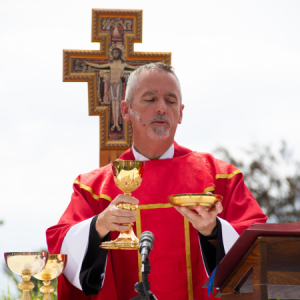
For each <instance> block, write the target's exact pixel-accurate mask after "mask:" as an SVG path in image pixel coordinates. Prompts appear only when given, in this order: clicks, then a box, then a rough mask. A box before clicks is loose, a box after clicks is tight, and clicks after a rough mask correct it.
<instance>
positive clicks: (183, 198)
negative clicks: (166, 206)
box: [168, 194, 223, 208]
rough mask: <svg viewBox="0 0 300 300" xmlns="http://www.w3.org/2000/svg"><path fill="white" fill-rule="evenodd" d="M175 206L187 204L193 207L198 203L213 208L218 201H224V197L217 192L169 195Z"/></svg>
mask: <svg viewBox="0 0 300 300" xmlns="http://www.w3.org/2000/svg"><path fill="white" fill-rule="evenodd" d="M168 200H169V202H170V203H171V204H172V205H173V206H187V207H188V208H193V207H195V206H197V205H200V206H205V207H208V208H212V207H214V206H215V204H216V203H217V202H222V200H223V197H222V196H220V195H216V194H178V195H172V196H169V197H168Z"/></svg>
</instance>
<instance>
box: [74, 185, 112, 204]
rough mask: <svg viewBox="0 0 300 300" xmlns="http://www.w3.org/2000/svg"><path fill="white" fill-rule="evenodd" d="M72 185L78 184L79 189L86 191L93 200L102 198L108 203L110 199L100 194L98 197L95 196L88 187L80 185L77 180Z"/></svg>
mask: <svg viewBox="0 0 300 300" xmlns="http://www.w3.org/2000/svg"><path fill="white" fill-rule="evenodd" d="M74 184H79V186H80V188H81V189H84V190H86V191H88V192H89V193H90V194H91V196H92V197H93V198H94V199H95V200H99V199H100V198H103V199H106V200H108V201H111V198H110V197H109V196H107V195H105V194H100V195H99V196H98V195H95V194H94V192H93V190H92V189H91V188H90V187H89V186H86V185H84V184H82V183H80V182H79V181H77V180H75V181H74Z"/></svg>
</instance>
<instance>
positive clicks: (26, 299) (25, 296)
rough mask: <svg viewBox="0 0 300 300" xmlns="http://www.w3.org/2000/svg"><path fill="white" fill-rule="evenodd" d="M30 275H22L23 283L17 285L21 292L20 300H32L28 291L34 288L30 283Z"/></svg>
mask: <svg viewBox="0 0 300 300" xmlns="http://www.w3.org/2000/svg"><path fill="white" fill-rule="evenodd" d="M30 277H31V276H30V275H23V276H22V279H23V282H21V283H20V284H18V287H19V289H20V290H22V295H21V298H20V300H32V299H31V295H30V290H32V289H33V288H34V284H33V283H32V282H30Z"/></svg>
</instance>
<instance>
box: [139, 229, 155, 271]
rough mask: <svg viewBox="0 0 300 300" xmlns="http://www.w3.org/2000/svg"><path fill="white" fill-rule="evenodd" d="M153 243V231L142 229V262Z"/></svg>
mask: <svg viewBox="0 0 300 300" xmlns="http://www.w3.org/2000/svg"><path fill="white" fill-rule="evenodd" d="M153 244H154V235H153V233H152V232H150V231H144V232H143V233H142V235H141V237H140V253H141V256H142V262H145V260H146V258H147V255H148V254H150V252H151V248H152V247H153ZM142 269H143V268H142ZM142 272H143V270H142Z"/></svg>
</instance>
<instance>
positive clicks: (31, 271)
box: [4, 252, 48, 300]
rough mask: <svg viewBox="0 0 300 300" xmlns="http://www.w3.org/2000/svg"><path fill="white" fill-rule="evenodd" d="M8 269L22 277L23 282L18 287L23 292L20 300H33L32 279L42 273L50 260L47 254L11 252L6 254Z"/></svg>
mask: <svg viewBox="0 0 300 300" xmlns="http://www.w3.org/2000/svg"><path fill="white" fill-rule="evenodd" d="M4 259H5V262H6V265H7V267H8V268H9V269H10V270H11V271H12V272H14V273H15V274H18V275H21V276H22V279H23V282H21V283H20V284H19V285H18V287H19V289H20V290H22V296H21V299H20V300H31V295H30V290H32V289H33V288H34V284H33V283H32V282H30V277H31V276H33V275H35V274H37V273H39V272H41V271H42V270H43V268H44V267H45V265H46V262H47V259H48V253H47V252H11V253H4Z"/></svg>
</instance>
